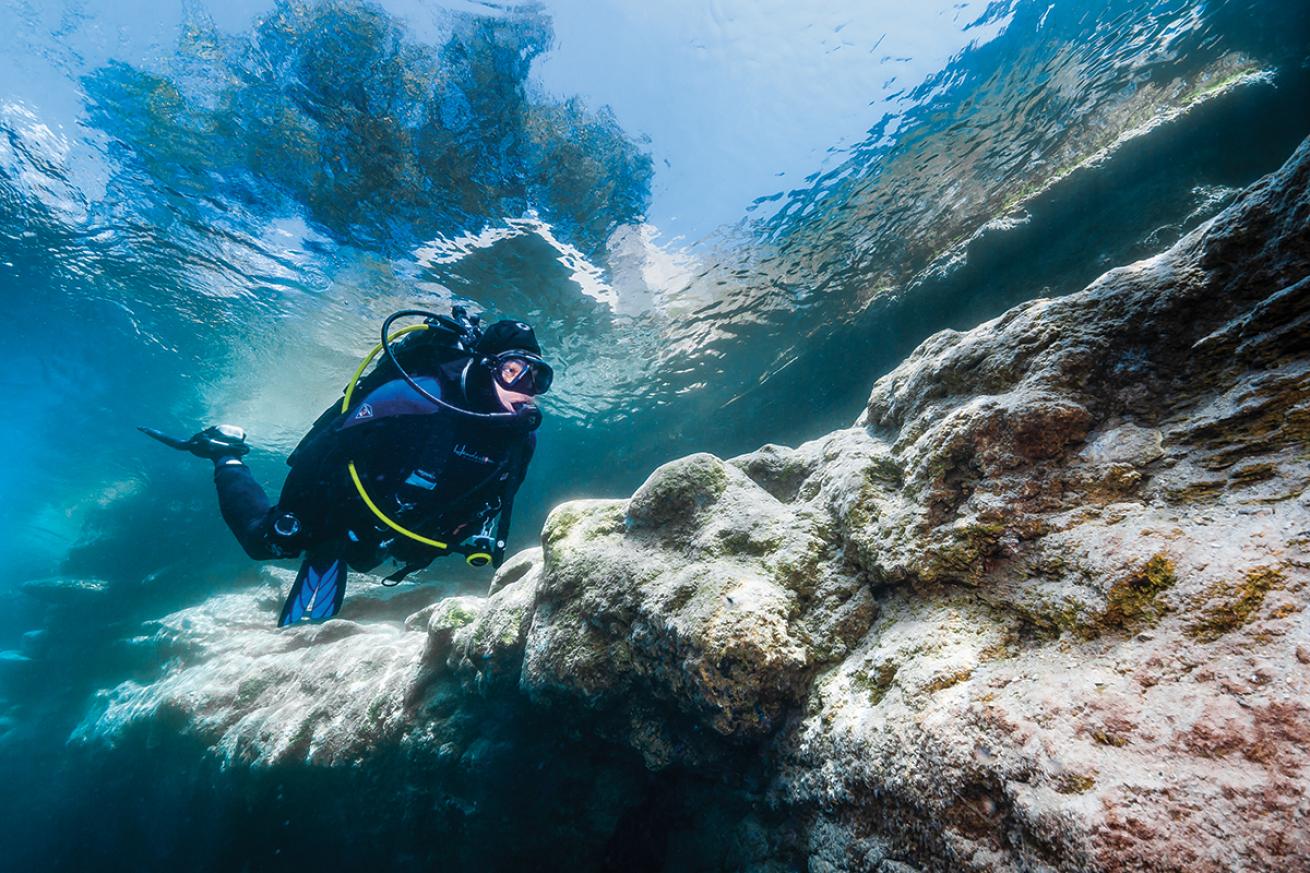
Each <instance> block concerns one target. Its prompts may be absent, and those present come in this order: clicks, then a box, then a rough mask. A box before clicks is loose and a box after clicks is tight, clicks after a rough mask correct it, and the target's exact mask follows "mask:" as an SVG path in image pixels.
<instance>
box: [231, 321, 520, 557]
mask: <svg viewBox="0 0 1310 873" xmlns="http://www.w3.org/2000/svg"><path fill="white" fill-rule="evenodd" d="M397 351H398V353H399V354H400V358H401V362H402V364H403V365H404V366H405V368H406V370H407V371H408V372H409V373H410V374H411V375H412V376H414V378H415V380H416V381H418V382H419V384H420V385H422V386H423V388H424V389H425V390H426V391H428V392H429V393H431V394H433V395H435V396H438V397H440V398H441V399H443V400H445V401H446V402H448V403H452V404H453V405H456V406H459V407H461V408H464V409H471V410H473V411H487V412H491V411H495V410H497V409H498V408H499V407H498V405H497V404H496V400H495V394H494V387H493V386H492V383H491V379H490V375H489V371H486V370H485V369H484V368H481V367H479V366H478V364H477V361H476V359H475V358H471V357H469V356H467V355H464V354H457V353H454V352H452V351H450V350H448V349H447V350H442V349H441V348H440V347H438V346H436V345H434V344H430V343H429V344H425V343H423V342H421V341H418V342H414V341H411V342H410V343H407V344H404V345H403V346H401V345H400V344H398V349H397ZM535 446H536V436H535V434H534V433H532V432H531V431H529V430H527V429H525V428H523V427H512V426H506V425H504V424H500V423H495V424H492V423H485V422H482V421H476V420H471V419H469V418H467V417H465V416H460V415H458V414H456V413H452V412H449V411H447V410H443V409H441V408H440V407H438V406H436V405H435V404H433V403H432V402H431V401H429V400H427V399H426V398H424V397H423V396H422V395H421V394H419V393H418V392H417V391H415V390H414V389H413V388H412V387H411V386H410V385H409V384H408V383H407V382H405V381H404V380H403V379H402V378H400V377H399V376H398V374H396V372H395V369H394V367H391V366H390V365H389V363H387V362H384V365H383V366H379V367H378V368H376V369H375V370H374V372H373V373H371V374H370V375H369V376H368V378H366V379H364V380H361V382H360V384H359V386H358V387H357V389H356V391H355V394H354V395H353V397H352V404H351V406H350V408H349V409H348V410H346V411H345V412H344V413H342V410H341V402H340V401H338V402H337V403H335V404H334V405H333V406H331V407H329V408H328V409H327V410H325V411H324V413H323V414H322V415H321V416H320V417H319V419H318V420H317V421H316V422H315V423H314V426H313V428H311V429H310V431H309V433H308V434H306V435H305V437H304V439H303V440H301V443H300V445H299V446H297V448H296V450H295V451H294V452H292V454H291V456H290V457H288V458H287V463H288V464H289V465H290V466H291V473H290V474H289V475H288V476H287V480H286V484H285V485H284V486H283V488H282V494H281V497H280V498H279V500H278V502H277V504H276V505H270V503H269V500H268V497H267V496H266V495H265V493H264V490H263V489H262V488H261V487H260V486H259V484H258V483H257V482H256V481H255V480H254V477H253V476H252V475H251V474H250V470H249V469H248V468H247V467H246V466H245V465H244V464H242V463H240V462H239V461H232V462H228V463H222V462H220V463H219V464H218V465H217V466H216V467H215V470H214V483H215V485H216V486H217V488H218V498H219V507H220V510H221V511H222V514H223V520H224V521H226V522H227V525H228V527H230V528H231V529H232V533H233V534H235V536H236V538H237V540H238V541H239V542H240V543H241V545H242V547H243V548H244V549H245V551H246V553H247V554H248V555H250V557H252V558H255V559H268V558H287V557H293V556H295V555H297V554H299V553H300V552H302V551H308V552H311V553H312V552H313V551H314V550H315V549H318V548H320V547H321V546H327V547H329V548H331V549H333V550H335V551H336V552H337V554H339V555H340V557H342V558H343V559H344V560H345V561H346V563H347V564H349V565H350V566H351V567H352V568H354V569H356V570H361V571H364V570H371V569H372V568H373V567H375V566H377V565H378V564H379V563H381V561H382V560H384V559H385V558H387V557H391V558H394V559H395V560H397V561H398V562H400V563H402V564H404V565H405V570H404V571H402V574H400V575H402V576H403V572H408V571H410V570H413V569H417V568H418V567H422V566H426V565H427V564H428V563H429V562H430V561H431V560H432V559H433V558H435V557H438V556H439V555H441V554H443V552H441V551H440V550H438V549H435V548H433V547H431V546H428V545H425V544H423V543H421V542H418V541H416V540H414V539H411V538H409V537H406V536H404V535H401V534H398V533H397V532H396V531H394V530H393V529H391V528H390V527H389V526H388V525H387V524H385V523H384V522H383V521H382V520H381V519H379V518H378V516H377V514H376V513H374V512H373V511H372V510H370V509H369V508H368V506H367V505H366V504H365V503H364V501H363V499H362V498H361V496H360V494H359V491H358V489H357V487H356V485H355V483H354V481H353V480H352V477H351V474H350V471H349V465H350V463H351V462H353V463H354V465H355V470H356V472H357V473H358V475H359V478H360V482H361V483H362V484H363V486H364V488H365V490H366V492H367V494H368V496H369V498H370V499H371V500H372V501H373V503H374V504H375V505H376V506H377V507H378V508H379V509H380V510H381V511H382V512H383V513H384V514H385V515H386V516H387V517H388V518H390V519H392V520H393V521H395V522H397V523H398V524H400V525H401V526H403V527H405V528H407V529H408V530H411V531H414V532H416V533H419V534H421V535H422V536H424V537H428V538H431V539H435V540H438V541H441V542H445V543H450V544H454V543H457V542H459V541H460V540H461V539H463V538H465V537H468V536H471V535H475V534H483V535H486V536H487V537H488V539H489V540H490V546H491V548H490V551H491V554H492V559H493V563H494V564H495V565H497V566H498V565H499V564H500V562H501V560H503V557H504V544H505V539H506V537H507V536H508V532H509V530H508V529H509V518H510V511H511V509H512V506H513V501H514V494H515V492H516V491H517V490H518V487H519V485H520V484H521V483H522V481H523V477H524V474H525V473H526V471H527V466H528V462H529V461H530V460H531V458H532V453H533V450H534V448H535Z"/></svg>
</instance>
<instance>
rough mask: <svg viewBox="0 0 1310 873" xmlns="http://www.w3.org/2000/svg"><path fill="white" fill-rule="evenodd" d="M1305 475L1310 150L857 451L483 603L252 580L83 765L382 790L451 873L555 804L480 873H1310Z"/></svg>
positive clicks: (961, 351)
mask: <svg viewBox="0 0 1310 873" xmlns="http://www.w3.org/2000/svg"><path fill="white" fill-rule="evenodd" d="M1308 462H1310V143H1307V144H1303V145H1302V147H1301V148H1300V149H1299V150H1298V152H1297V153H1296V154H1295V155H1294V156H1293V157H1292V158H1291V160H1290V161H1289V162H1288V163H1287V165H1286V166H1285V167H1284V168H1283V169H1282V170H1280V171H1279V172H1277V173H1275V174H1273V175H1271V176H1269V177H1268V178H1266V179H1264V180H1263V181H1261V182H1260V183H1259V184H1257V185H1255V186H1254V187H1252V188H1251V189H1250V190H1248V191H1247V192H1246V193H1245V194H1244V195H1243V196H1242V197H1241V198H1240V199H1239V200H1238V201H1237V202H1235V203H1234V204H1233V205H1232V206H1231V207H1230V208H1229V209H1227V210H1226V211H1225V212H1224V213H1222V214H1221V215H1220V216H1218V217H1217V218H1215V219H1214V220H1213V221H1211V222H1209V223H1207V224H1206V225H1205V226H1203V227H1201V228H1200V229H1198V230H1196V231H1195V232H1193V233H1191V234H1190V235H1189V236H1187V237H1186V238H1184V239H1183V240H1181V241H1180V242H1179V243H1178V244H1177V245H1176V246H1174V247H1173V248H1172V249H1170V250H1169V251H1167V252H1164V253H1162V254H1160V255H1158V256H1156V257H1154V258H1151V259H1149V260H1145V261H1142V262H1139V263H1136V264H1132V265H1129V266H1126V267H1122V268H1120V269H1116V270H1112V271H1111V272H1109V273H1107V274H1105V275H1104V276H1102V277H1101V278H1100V279H1098V280H1097V281H1096V282H1094V283H1093V284H1092V285H1091V286H1090V287H1088V288H1087V289H1085V290H1084V291H1082V292H1080V293H1077V294H1073V295H1070V296H1067V297H1063V298H1059V299H1043V300H1036V301H1034V302H1031V303H1028V304H1025V305H1022V306H1019V307H1016V308H1015V309H1013V310H1011V311H1009V312H1007V313H1006V314H1005V315H1003V316H1001V317H1000V318H997V319H995V320H993V321H990V322H988V323H986V324H983V325H981V326H979V327H977V328H975V329H974V330H971V331H969V332H967V333H957V332H953V331H947V332H943V333H940V334H938V335H936V336H933V337H932V338H930V339H929V340H927V341H926V342H925V343H923V345H922V346H920V348H919V349H918V350H916V351H915V352H914V353H913V354H912V355H911V356H910V357H909V359H907V360H906V361H905V362H904V363H903V364H902V365H901V366H900V367H898V368H897V369H896V370H895V371H894V372H892V373H890V374H888V375H887V376H885V377H884V378H882V379H881V380H879V381H878V383H877V384H876V385H875V386H874V389H873V393H872V396H871V397H870V398H869V403H868V406H867V408H866V409H865V411H864V412H863V414H862V415H861V416H860V418H859V420H858V421H857V422H856V423H855V425H854V426H853V427H851V428H849V429H846V430H842V431H838V432H836V433H833V434H830V435H828V436H826V437H824V438H822V439H819V440H815V441H814V442H811V443H807V444H805V445H802V446H800V447H798V448H794V449H793V448H784V447H779V446H766V447H765V448H763V449H760V450H759V451H757V452H754V453H752V454H749V455H746V456H743V457H738V458H733V459H730V460H726V461H725V460H720V459H718V458H716V457H713V456H711V455H707V454H700V455H693V456H691V457H687V458H683V459H681V460H678V461H674V462H672V463H670V464H666V465H665V466H663V467H660V468H659V469H657V470H656V471H654V473H652V474H651V476H650V478H649V479H648V480H647V481H646V483H645V484H644V485H642V487H641V488H640V489H639V490H638V491H637V492H636V493H635V494H634V495H633V496H632V498H631V499H629V500H591V501H578V502H572V503H567V504H564V505H562V506H559V507H558V508H556V509H555V511H554V512H553V513H552V514H551V516H550V518H549V520H548V521H547V523H546V526H545V528H544V530H543V531H542V548H541V549H539V550H532V551H529V552H525V553H522V554H520V555H518V556H516V557H515V558H514V559H513V560H511V561H510V562H509V563H507V564H506V565H505V566H504V567H503V568H501V570H500V571H499V573H498V574H497V575H496V577H495V580H494V582H493V583H492V587H491V592H490V593H489V595H488V596H486V597H451V598H446V599H443V600H440V601H439V602H436V603H433V604H428V605H422V603H421V602H420V601H416V600H414V599H412V598H414V597H421V596H422V595H421V594H415V595H406V596H407V597H409V598H411V599H409V600H406V599H405V598H403V597H402V598H400V599H390V600H388V599H385V598H382V597H379V596H377V594H376V593H375V592H373V591H370V590H363V591H361V592H360V593H359V594H356V595H354V596H352V598H351V599H350V601H349V602H348V603H347V605H346V608H345V610H344V612H343V615H344V616H346V618H345V619H344V620H339V621H332V622H329V623H326V624H323V625H320V626H313V627H301V628H296V629H291V630H288V631H283V632H279V631H276V630H274V629H273V628H272V627H270V616H271V615H272V614H273V613H274V612H275V611H276V604H277V601H278V598H279V596H280V590H279V589H281V588H284V587H285V584H286V581H287V580H286V579H285V578H282V577H280V576H279V575H278V574H279V573H280V572H281V571H273V578H272V579H271V580H270V584H269V585H268V586H266V587H256V588H251V589H247V590H245V591H241V592H237V593H231V594H224V595H222V596H218V597H214V598H213V599H211V600H210V601H208V602H206V603H204V604H203V605H201V606H198V607H195V608H193V609H189V610H186V611H183V612H180V613H177V614H175V615H172V616H169V617H168V618H166V619H164V620H162V621H160V622H158V623H157V624H156V625H155V626H154V628H153V630H152V632H151V633H148V634H147V635H145V636H143V637H141V638H139V639H138V640H137V641H136V645H138V646H143V647H146V648H147V649H149V651H150V652H151V653H152V658H154V659H155V661H154V662H155V663H157V662H158V656H159V655H160V653H161V652H162V653H163V654H164V655H166V656H167V657H168V660H167V664H168V666H167V668H166V669H165V670H163V672H162V674H158V673H156V674H153V675H143V676H142V677H138V680H137V681H133V682H127V683H124V684H122V685H120V686H119V687H117V688H114V689H112V690H110V691H107V692H105V693H104V694H103V695H102V696H101V699H100V700H99V702H98V705H97V706H96V707H95V708H94V710H93V711H92V712H91V713H89V715H88V717H87V719H86V721H85V722H84V724H83V725H82V727H81V728H80V729H79V730H78V732H77V734H76V735H75V737H74V741H75V744H76V745H78V746H80V747H81V748H82V749H83V750H84V751H86V752H87V753H88V754H92V755H96V756H101V757H103V756H106V755H112V754H114V753H115V750H117V751H119V752H121V751H122V750H124V749H133V748H142V747H144V746H143V745H142V744H143V743H144V744H146V745H149V744H151V743H152V742H153V743H155V744H158V743H160V742H164V740H163V739H161V738H163V737H167V738H171V739H170V740H169V741H171V742H174V743H177V742H179V739H178V738H184V740H185V743H189V745H187V746H186V748H188V749H191V750H192V752H191V753H192V754H194V755H196V756H199V757H201V758H204V759H206V760H210V761H213V762H216V766H217V767H219V768H220V769H221V770H222V771H224V772H228V773H232V772H238V773H244V774H246V775H247V776H250V777H251V778H252V779H254V781H253V782H252V783H251V784H253V785H255V787H254V788H250V789H248V791H272V790H273V789H272V787H271V786H272V784H273V782H274V781H276V780H269V781H268V782H267V783H265V782H259V781H258V778H256V777H257V776H258V774H260V773H267V772H276V773H280V774H283V775H282V776H279V777H278V779H282V778H284V777H285V774H287V773H289V772H311V771H320V772H325V773H326V772H336V773H340V772H347V773H357V774H358V773H367V774H370V775H369V776H368V777H367V779H366V781H367V783H368V784H369V785H370V786H371V787H372V790H374V791H376V792H377V795H375V796H382V797H386V798H389V800H387V802H388V803H390V804H392V805H393V806H394V808H395V809H397V810H403V811H404V815H405V816H407V817H408V819H409V821H410V823H411V825H412V826H414V827H430V828H436V829H437V830H440V831H441V832H442V833H444V834H451V835H454V836H452V837H451V838H450V839H451V842H450V843H449V844H448V845H449V846H450V847H451V848H450V852H452V853H453V854H448V855H447V856H446V858H447V861H452V860H457V861H459V862H460V863H464V864H467V865H469V866H477V865H478V863H479V861H481V862H484V864H485V865H486V866H494V865H495V864H496V863H501V862H505V861H506V858H507V857H509V856H506V855H504V854H500V855H497V854H496V850H495V849H492V848H488V847H487V846H485V845H484V846H482V848H480V849H479V848H477V847H470V845H469V844H468V840H469V839H470V838H468V834H469V833H471V831H470V830H469V827H470V826H471V825H470V824H469V823H470V822H475V821H478V820H479V819H480V818H482V819H490V820H492V821H493V826H489V832H495V831H496V827H498V826H499V825H495V824H494V823H495V822H500V823H501V824H504V817H503V812H497V811H496V809H497V805H498V804H499V805H501V806H504V805H506V804H510V803H512V802H517V801H516V800H513V799H512V798H507V797H506V796H505V792H506V791H508V792H509V793H510V794H514V795H519V794H523V795H531V794H533V792H538V791H542V790H543V786H547V785H548V788H546V789H544V790H546V791H547V794H548V795H549V796H548V798H547V799H546V800H545V801H543V802H542V803H541V804H538V806H537V807H534V809H535V810H536V811H535V812H533V813H532V815H535V816H540V817H541V818H540V819H539V821H538V823H539V824H540V827H541V831H540V834H539V836H540V838H541V839H540V840H538V838H537V837H533V836H532V835H531V833H529V831H526V830H523V827H525V825H523V823H522V822H519V823H517V824H514V825H513V828H514V829H515V831H516V833H517V837H503V836H502V837H501V840H502V841H506V840H507V841H511V842H512V841H514V839H518V840H519V842H521V843H525V844H526V847H525V848H523V851H526V852H534V853H537V854H536V855H535V857H536V858H537V859H538V861H539V862H540V863H541V864H544V865H545V866H562V865H565V864H568V865H572V866H593V867H594V866H601V865H603V864H606V863H608V864H611V865H614V864H616V863H617V862H616V860H615V859H616V857H618V856H617V855H616V854H615V853H616V852H619V853H620V855H621V852H622V846H616V837H618V836H622V835H625V834H626V835H627V837H632V839H634V840H635V841H636V842H637V843H639V844H641V845H643V846H647V847H649V846H656V845H658V846H659V847H660V848H659V851H658V852H654V851H653V850H652V853H650V854H648V855H647V856H645V857H644V859H642V860H643V863H638V864H636V865H635V866H637V867H641V866H643V865H644V866H645V867H647V868H658V867H660V866H664V867H667V868H668V869H674V868H679V869H689V868H698V867H699V868H721V869H743V868H755V869H779V870H781V869H795V868H796V867H798V866H808V868H809V869H810V870H814V871H826V870H884V871H905V870H911V869H922V870H971V871H972V870H979V871H981V870H995V871H1009V870H1069V871H1073V870H1080V871H1081V870H1104V871H1120V870H1160V871H1163V870H1179V871H1182V870H1186V871H1190V873H1196V871H1227V870H1235V869H1245V870H1257V869H1258V870H1292V869H1302V870H1304V869H1307V868H1306V866H1305V865H1306V863H1307V862H1306V859H1307V858H1310V796H1308V795H1310V619H1308V618H1307V612H1306V609H1305V607H1306V603H1307V597H1308V596H1310V594H1308V592H1307V587H1306V582H1307V578H1308V572H1310V492H1308V491H1307V490H1306V489H1307V485H1308V484H1310V463H1308ZM274 583H276V584H274ZM356 588H357V590H358V589H359V588H360V586H356ZM422 590H425V589H421V591H422ZM497 755H499V756H500V757H499V758H498V757H497ZM497 761H500V762H501V764H504V765H505V766H507V767H509V768H510V769H509V771H507V772H512V774H513V775H512V776H506V777H504V778H502V779H500V781H499V782H497V783H496V784H497V785H500V786H501V787H500V789H497V791H492V790H491V789H488V790H486V791H482V792H481V793H479V789H477V788H476V787H475V786H476V785H477V784H478V783H479V780H483V777H484V776H486V775H487V774H489V773H491V772H492V771H493V770H495V768H496V767H498V766H501V764H497V763H496V762H497ZM506 762H508V763H506ZM552 773H553V774H554V775H551V774H552ZM565 773H567V774H568V775H562V774H565ZM661 774H662V775H661ZM488 778H490V777H488ZM659 779H664V780H665V781H664V782H662V783H661V782H659V781H658V780H659ZM670 780H671V781H670ZM483 781H485V780H483ZM493 781H494V780H493ZM661 784H662V785H664V786H665V789H664V791H665V793H664V795H663V796H664V799H663V800H661V801H659V803H654V802H653V801H652V800H651V797H652V792H653V791H657V790H658V789H657V788H655V787H653V786H657V785H661ZM260 786H262V787H260ZM670 786H672V787H670ZM414 792H419V793H421V795H422V797H423V798H424V799H423V802H422V803H418V802H415V801H413V800H412V799H410V798H411V796H412V795H413V796H416V795H414ZM672 794H677V795H678V796H679V797H681V798H683V800H682V801H677V802H675V801H672V800H669V799H668V798H669V797H670V796H672ZM246 796H247V798H249V796H250V795H249V794H247V795H246ZM686 798H692V800H686ZM233 802H234V803H236V802H237V801H233ZM653 803H654V805H653ZM677 803H682V804H683V806H682V807H679V808H680V809H682V812H683V813H686V814H685V815H683V816H682V817H681V818H679V816H678V815H672V814H667V812H668V809H669V808H671V807H670V805H671V804H672V805H674V806H676V805H677ZM452 805H454V806H458V807H459V811H458V818H459V821H461V822H464V824H462V825H460V826H459V827H456V826H455V825H453V824H451V822H452V821H454V819H453V818H451V817H450V815H453V814H448V811H449V808H450V807H452ZM338 807H339V809H338V808H337V807H332V806H331V805H330V802H329V801H327V800H325V799H322V798H321V799H320V814H321V815H322V816H324V817H326V818H332V819H333V820H336V821H339V822H341V823H342V824H341V826H342V827H346V826H347V825H346V824H345V823H347V822H350V821H351V820H352V819H351V815H352V813H351V811H350V806H349V805H348V804H346V803H345V802H344V801H340V802H338ZM656 807H658V809H656ZM334 809H335V810H336V811H333V810H334ZM434 809H438V810H447V812H442V813H441V814H440V815H438V813H436V812H433V810H434ZM652 810H655V811H652ZM659 810H664V812H663V813H661V812H659ZM629 814H636V815H637V817H638V818H644V819H645V821H646V824H645V825H643V826H640V827H634V826H632V824H631V822H630V821H629V822H628V823H627V824H625V823H624V821H623V820H621V819H623V817H624V816H625V815H629ZM441 815H444V816H446V817H445V818H441V817H440V816H441ZM333 817H335V818H333ZM438 819H440V820H439V821H438ZM356 820H358V819H356ZM661 827H663V828H664V829H665V831H666V833H663V834H661V835H658V836H652V835H651V830H652V829H658V828H661ZM461 828H462V829H461ZM443 829H444V830H443ZM689 833H694V834H698V836H695V837H685V838H684V837H683V836H679V834H683V835H685V834H689ZM460 835H463V837H464V842H460V839H461V837H460ZM634 835H636V836H634ZM627 837H624V838H625V839H626V838H627ZM620 842H621V841H620ZM519 860H521V858H519Z"/></svg>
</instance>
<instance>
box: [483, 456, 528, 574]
mask: <svg viewBox="0 0 1310 873" xmlns="http://www.w3.org/2000/svg"><path fill="white" fill-rule="evenodd" d="M536 449H537V435H536V434H535V433H529V434H528V435H527V438H526V439H525V440H524V442H523V449H522V451H523V459H522V460H521V461H520V462H519V464H518V471H517V475H515V476H514V477H513V478H512V479H511V480H510V481H509V482H508V483H507V484H506V487H505V490H504V491H502V492H501V495H500V518H499V519H497V521H496V539H495V541H494V542H492V544H491V545H492V550H491V566H493V567H499V566H500V565H501V564H503V563H504V562H505V544H506V543H508V542H509V523H510V517H511V516H512V515H513V513H514V495H515V494H517V493H518V490H519V486H520V485H522V484H523V480H524V479H525V478H526V477H527V475H528V464H530V463H531V462H532V454H533V452H535V451H536Z"/></svg>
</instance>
